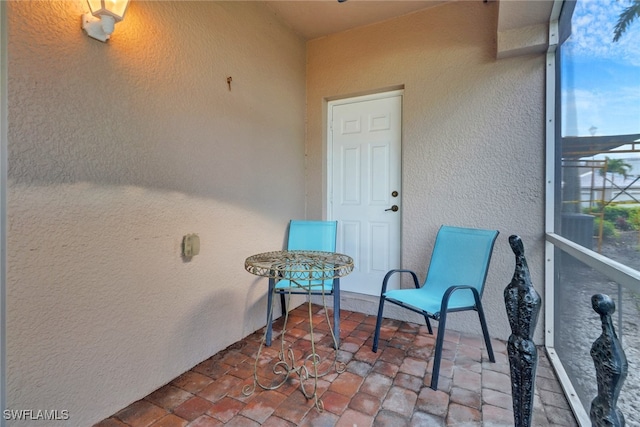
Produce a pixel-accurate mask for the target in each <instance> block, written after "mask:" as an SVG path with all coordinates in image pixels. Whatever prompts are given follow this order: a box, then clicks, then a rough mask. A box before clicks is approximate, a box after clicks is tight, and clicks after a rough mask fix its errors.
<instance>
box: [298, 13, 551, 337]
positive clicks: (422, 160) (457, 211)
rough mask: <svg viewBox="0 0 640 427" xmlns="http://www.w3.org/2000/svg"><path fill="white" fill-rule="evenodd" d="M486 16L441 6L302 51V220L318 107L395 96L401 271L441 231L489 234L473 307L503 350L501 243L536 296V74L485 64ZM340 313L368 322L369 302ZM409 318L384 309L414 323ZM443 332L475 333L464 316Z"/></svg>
mask: <svg viewBox="0 0 640 427" xmlns="http://www.w3.org/2000/svg"><path fill="white" fill-rule="evenodd" d="M497 13H498V3H497V2H489V3H486V4H485V3H483V2H480V1H477V2H475V1H474V2H467V1H464V2H452V3H450V4H445V5H442V6H438V7H435V8H432V9H428V10H426V11H423V12H418V13H414V14H411V15H408V16H405V17H402V18H399V19H394V20H391V21H387V22H384V23H380V24H377V25H371V26H367V27H363V28H359V29H354V30H351V31H347V32H344V33H341V34H336V35H332V36H330V37H325V38H320V39H316V40H313V41H311V42H309V43H308V45H307V57H308V60H307V122H308V125H307V126H308V131H307V150H308V166H307V185H308V201H307V203H308V210H309V215H310V216H318V217H320V216H321V215H322V213H323V212H324V209H325V206H324V200H325V197H326V196H325V194H324V192H325V187H326V184H325V182H326V176H325V175H324V167H325V163H326V148H325V144H326V142H325V140H326V134H325V133H326V132H325V129H326V117H325V116H326V101H327V99H337V98H342V97H348V96H352V95H355V94H363V93H371V92H375V91H381V90H384V89H388V88H399V87H403V88H404V100H403V120H402V123H403V135H402V150H403V152H402V159H403V164H402V168H403V169H402V177H403V189H402V194H401V195H402V211H401V213H402V265H403V267H405V268H410V269H413V270H415V271H416V272H418V273H419V276H420V277H421V279H424V276H425V272H426V267H427V264H428V260H429V256H430V254H431V248H432V247H433V242H434V239H435V235H436V232H437V230H438V228H439V227H440V225H442V224H449V225H459V226H471V227H481V228H495V229H498V230H499V231H500V233H501V234H500V236H499V237H498V241H497V243H496V247H495V251H494V257H493V261H492V266H491V269H490V272H489V276H488V280H487V287H486V290H485V295H484V298H483V301H484V306H485V311H486V312H487V317H488V322H489V328H490V332H491V335H492V336H493V337H497V338H502V339H506V338H507V337H508V336H509V334H510V329H509V325H508V321H507V318H506V314H505V308H504V302H503V294H502V293H503V290H504V288H505V287H506V285H507V284H508V283H509V282H510V280H511V277H512V275H513V270H514V266H515V263H514V256H513V253H512V251H511V248H510V247H509V244H508V237H509V235H511V234H518V235H520V236H521V237H522V238H523V241H524V243H525V249H526V253H527V256H528V261H529V265H530V267H531V270H532V276H533V281H534V284H535V285H536V287H537V289H538V291H539V292H540V294H541V295H542V294H543V248H544V243H543V231H544V228H543V214H544V211H543V206H544V200H543V196H544V65H545V64H544V55H542V54H538V55H530V56H521V57H514V58H509V59H502V60H497V59H496V23H497ZM461 250H464V248H461ZM452 268H455V266H452ZM406 285H409V284H408V283H407V284H406ZM343 307H344V308H347V309H349V308H354V307H357V308H358V309H359V310H366V311H368V312H370V313H375V312H376V310H377V299H372V298H366V297H363V296H360V295H354V294H345V295H344V302H343ZM409 314H410V312H408V311H407V310H403V311H399V310H394V306H388V307H387V308H386V309H385V316H390V317H392V316H395V317H405V318H409V319H413V320H414V321H416V322H424V319H421V318H420V317H418V316H416V315H409ZM540 320H541V321H540V323H539V326H538V329H537V331H536V340H537V342H538V343H540V344H542V332H543V331H542V326H541V325H542V316H541V317H540ZM449 322H450V323H449ZM448 323H449V324H448V327H450V328H451V329H458V330H468V331H470V332H473V333H479V332H480V328H479V326H478V322H477V316H476V315H474V314H471V313H465V314H456V315H453V316H451V317H450V320H449V321H448Z"/></svg>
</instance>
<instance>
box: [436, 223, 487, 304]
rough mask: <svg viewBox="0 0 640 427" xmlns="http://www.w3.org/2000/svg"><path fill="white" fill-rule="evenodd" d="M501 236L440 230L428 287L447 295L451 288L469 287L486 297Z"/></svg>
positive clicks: (469, 231)
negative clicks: (486, 281)
mask: <svg viewBox="0 0 640 427" xmlns="http://www.w3.org/2000/svg"><path fill="white" fill-rule="evenodd" d="M497 237H498V231H497V230H483V229H476V228H462V227H451V226H442V227H440V230H439V231H438V235H437V236H436V243H435V245H434V247H433V253H432V255H431V262H430V263H429V270H428V272H427V278H426V281H425V285H424V288H425V289H427V288H428V289H429V291H430V293H431V294H434V293H435V294H437V293H439V292H441V294H444V292H445V291H446V290H447V288H449V287H450V286H454V285H467V286H473V287H475V288H476V289H477V290H478V292H479V293H480V296H482V293H483V291H484V283H485V280H486V278H487V273H488V271H489V262H490V261H491V254H492V252H493V245H494V244H495V241H496V238H497Z"/></svg>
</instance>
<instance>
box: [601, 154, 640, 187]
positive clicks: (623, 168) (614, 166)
mask: <svg viewBox="0 0 640 427" xmlns="http://www.w3.org/2000/svg"><path fill="white" fill-rule="evenodd" d="M604 159H605V161H606V162H607V168H606V171H607V172H611V173H617V174H619V175H622V176H623V177H624V179H627V178H628V177H629V171H630V170H631V169H633V166H631V165H630V164H629V163H625V161H624V159H610V158H609V157H605V158H604ZM600 176H605V169H600ZM613 180H614V177H613V175H612V176H611V183H612V184H613Z"/></svg>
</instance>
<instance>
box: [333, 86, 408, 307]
mask: <svg viewBox="0 0 640 427" xmlns="http://www.w3.org/2000/svg"><path fill="white" fill-rule="evenodd" d="M328 109H329V110H328V118H329V120H328V122H329V123H328V125H329V131H328V141H327V143H328V147H327V148H328V150H327V151H328V154H329V159H328V173H327V177H328V181H329V182H328V185H327V188H328V203H327V206H328V213H327V217H328V218H329V219H332V220H337V221H338V240H337V251H338V252H340V253H344V254H347V255H350V256H351V257H353V259H354V263H355V268H354V271H353V272H352V273H351V274H350V275H349V276H347V277H344V278H342V279H341V289H342V290H344V291H348V292H357V293H361V294H367V295H375V296H379V295H380V289H381V286H382V280H383V278H384V275H385V274H386V273H387V271H389V270H390V269H393V268H400V236H401V234H400V227H401V214H402V204H401V197H402V192H401V188H400V184H401V153H400V150H401V135H402V92H401V91H394V92H387V93H382V94H376V95H369V96H364V97H357V98H350V99H343V100H339V101H332V102H330V103H329V105H328ZM394 206H396V208H394ZM397 276H398V275H395V277H394V280H393V282H391V283H390V284H389V289H397V288H398V287H399V280H398V278H397Z"/></svg>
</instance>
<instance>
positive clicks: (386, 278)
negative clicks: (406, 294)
mask: <svg viewBox="0 0 640 427" xmlns="http://www.w3.org/2000/svg"><path fill="white" fill-rule="evenodd" d="M395 273H409V274H411V276H412V277H413V284H414V285H415V287H416V289H417V288H419V287H420V284H419V283H418V276H416V273H414V272H413V271H411V270H402V269H395V270H390V271H389V272H387V274H385V275H384V280H383V281H382V292H380V295H384V293H385V292H387V284H388V282H389V279H390V278H391V276H393V275H394V274H395Z"/></svg>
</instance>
